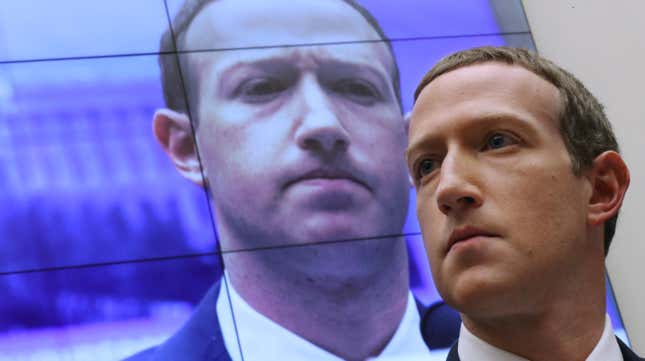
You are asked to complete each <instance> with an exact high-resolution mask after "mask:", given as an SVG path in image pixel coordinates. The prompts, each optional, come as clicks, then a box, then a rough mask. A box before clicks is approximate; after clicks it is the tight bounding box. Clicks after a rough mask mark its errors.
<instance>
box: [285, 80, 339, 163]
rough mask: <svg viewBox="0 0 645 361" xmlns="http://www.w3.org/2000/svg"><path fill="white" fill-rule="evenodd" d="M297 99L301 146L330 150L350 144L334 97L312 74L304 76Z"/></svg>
mask: <svg viewBox="0 0 645 361" xmlns="http://www.w3.org/2000/svg"><path fill="white" fill-rule="evenodd" d="M300 90H301V92H302V93H301V94H299V95H298V96H297V97H296V98H297V99H298V102H299V103H300V104H298V108H299V115H298V116H299V123H298V128H297V130H296V133H295V137H296V142H297V144H298V146H300V147H301V148H302V149H307V150H312V151H319V152H325V153H330V152H334V151H344V150H346V149H347V147H348V146H349V143H350V140H349V134H348V132H347V130H346V129H345V128H344V126H343V123H342V122H341V120H340V119H339V116H338V109H336V107H335V104H334V103H333V99H331V98H330V96H329V95H328V94H327V93H326V92H325V89H324V88H323V87H322V86H321V85H320V84H319V83H318V80H317V79H316V78H315V77H313V76H310V77H305V78H303V79H302V84H301V87H300Z"/></svg>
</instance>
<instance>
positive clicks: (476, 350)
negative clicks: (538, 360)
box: [457, 315, 623, 361]
mask: <svg viewBox="0 0 645 361" xmlns="http://www.w3.org/2000/svg"><path fill="white" fill-rule="evenodd" d="M457 350H458V353H459V358H460V359H461V360H462V361H473V360H475V361H527V359H525V358H523V357H520V356H517V355H515V354H512V353H510V352H507V351H504V350H502V349H499V348H497V347H495V346H493V345H491V344H489V343H487V342H486V341H484V340H482V339H480V338H479V337H477V336H475V335H473V334H472V333H471V332H470V331H469V330H468V328H466V326H464V324H463V323H462V324H461V329H460V331H459V343H458V345H457ZM622 360H623V356H622V354H621V352H620V347H619V346H618V342H617V341H616V337H615V336H614V331H613V327H612V325H611V320H610V319H609V316H607V315H605V327H604V329H603V332H602V335H601V336H600V340H598V343H597V344H596V346H595V347H594V349H593V351H591V354H589V356H588V357H587V360H586V361H622Z"/></svg>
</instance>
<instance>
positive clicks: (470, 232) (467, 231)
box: [446, 226, 499, 253]
mask: <svg viewBox="0 0 645 361" xmlns="http://www.w3.org/2000/svg"><path fill="white" fill-rule="evenodd" d="M480 237H486V238H488V237H499V235H497V234H495V233H492V232H488V231H485V230H483V229H481V228H477V227H473V226H465V227H460V228H457V229H455V230H453V231H452V233H451V234H450V238H448V242H447V244H446V253H448V252H450V250H451V249H452V248H453V246H455V245H456V244H458V243H462V242H467V241H474V240H476V239H477V238H480Z"/></svg>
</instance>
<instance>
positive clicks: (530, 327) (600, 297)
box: [462, 287, 605, 361]
mask: <svg viewBox="0 0 645 361" xmlns="http://www.w3.org/2000/svg"><path fill="white" fill-rule="evenodd" d="M603 290H604V287H603ZM596 293H597V294H594V295H579V296H571V297H566V298H563V299H561V300H560V301H559V302H552V303H551V304H550V305H548V306H547V307H544V308H542V309H541V310H540V312H536V313H533V314H531V313H524V314H513V315H504V316H499V317H489V318H478V317H471V316H468V315H465V314H462V319H463V322H464V326H466V327H467V328H468V330H469V331H470V332H471V333H473V334H474V335H475V336H477V337H479V338H480V339H482V340H484V341H486V342H488V343H489V344H491V345H493V346H496V347H498V348H500V349H502V350H505V351H508V352H511V353H513V354H516V355H518V356H522V357H524V358H527V359H529V360H533V361H541V360H570V361H578V360H579V361H584V360H585V359H586V358H587V356H588V355H589V354H590V353H591V352H592V351H593V349H594V347H595V345H596V344H597V343H598V340H599V339H600V337H601V335H602V332H603V329H604V324H605V298H604V293H603V292H596Z"/></svg>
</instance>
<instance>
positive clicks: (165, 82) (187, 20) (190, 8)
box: [159, 0, 402, 124]
mask: <svg viewBox="0 0 645 361" xmlns="http://www.w3.org/2000/svg"><path fill="white" fill-rule="evenodd" d="M214 1H216V0H186V1H185V2H184V3H183V5H182V6H181V8H180V9H179V12H178V13H177V15H176V16H175V18H174V19H173V21H172V26H171V27H169V28H168V29H167V30H166V31H165V32H164V34H163V35H162V37H161V42H160V46H159V50H160V54H159V66H160V68H161V84H162V88H163V96H164V100H165V102H166V106H167V107H168V108H170V109H173V110H175V111H178V112H182V113H185V114H188V104H187V103H188V101H187V99H184V98H185V94H186V93H185V92H184V88H183V85H182V76H181V74H179V72H178V70H179V64H178V63H177V59H178V57H177V56H170V54H172V53H174V52H181V49H182V48H183V44H184V42H185V34H186V32H187V30H188V28H189V27H190V24H191V23H192V21H193V20H194V19H195V17H196V16H197V15H198V14H199V13H200V11H201V10H202V9H203V8H204V7H205V6H206V5H208V4H210V3H212V2H214ZM342 1H343V2H345V3H347V4H348V5H350V6H351V7H352V8H354V9H355V10H356V11H357V12H358V13H359V14H360V15H361V16H363V18H364V19H365V20H366V21H367V23H368V24H369V25H371V26H372V28H374V30H375V31H376V32H377V34H378V36H379V37H380V38H381V40H382V41H383V42H384V43H385V44H386V45H387V48H388V51H389V53H390V55H391V56H392V63H393V66H394V67H393V69H392V73H391V78H392V86H393V88H394V93H395V96H396V100H397V103H398V105H399V109H402V103H401V85H400V83H401V81H400V74H399V68H398V65H397V64H396V60H395V58H394V51H393V49H392V44H390V41H389V40H388V38H387V37H386V36H385V33H384V32H383V29H382V28H381V26H380V25H379V23H378V21H377V20H376V19H375V18H374V16H372V14H370V13H369V11H367V9H365V8H364V7H363V6H361V5H359V4H358V3H357V2H356V1H354V0H342ZM175 39H176V40H175ZM186 72H188V70H186ZM186 72H184V73H186ZM188 73H189V72H188ZM184 75H185V76H186V75H188V76H189V75H190V74H184ZM194 79H196V78H194ZM186 91H188V89H186ZM193 121H194V122H195V124H197V119H194V120H193Z"/></svg>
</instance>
